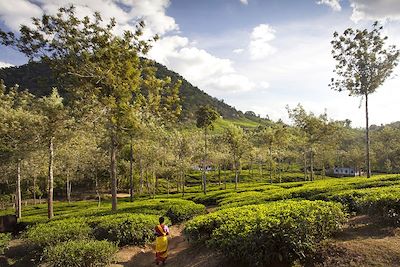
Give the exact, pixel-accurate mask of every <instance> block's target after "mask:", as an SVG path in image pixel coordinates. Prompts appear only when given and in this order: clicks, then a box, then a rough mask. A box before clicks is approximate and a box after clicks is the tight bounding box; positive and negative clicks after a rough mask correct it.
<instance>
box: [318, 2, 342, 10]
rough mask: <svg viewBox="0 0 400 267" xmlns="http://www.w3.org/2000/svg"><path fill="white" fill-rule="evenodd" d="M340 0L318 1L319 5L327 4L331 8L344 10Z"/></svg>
mask: <svg viewBox="0 0 400 267" xmlns="http://www.w3.org/2000/svg"><path fill="white" fill-rule="evenodd" d="M339 2H340V0H319V1H317V4H318V5H327V6H329V7H330V8H332V9H333V10H334V11H340V10H342V7H341V6H340V3H339Z"/></svg>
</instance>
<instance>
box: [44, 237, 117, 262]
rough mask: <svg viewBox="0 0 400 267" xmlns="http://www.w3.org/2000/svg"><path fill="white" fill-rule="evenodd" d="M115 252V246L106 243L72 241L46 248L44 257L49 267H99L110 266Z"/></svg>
mask: <svg viewBox="0 0 400 267" xmlns="http://www.w3.org/2000/svg"><path fill="white" fill-rule="evenodd" d="M117 250H118V248H117V246H116V245H114V244H112V243H110V242H107V241H97V240H78V241H76V240H74V241H67V242H64V243H60V244H57V245H55V246H53V247H50V248H48V250H47V251H46V253H45V256H46V260H47V262H48V263H49V265H50V266H55V267H78V266H79V267H95V266H99V267H100V266H107V265H109V264H111V263H112V262H113V261H114V255H115V253H116V252H117Z"/></svg>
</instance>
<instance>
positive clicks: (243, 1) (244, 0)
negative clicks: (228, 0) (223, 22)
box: [240, 0, 249, 5]
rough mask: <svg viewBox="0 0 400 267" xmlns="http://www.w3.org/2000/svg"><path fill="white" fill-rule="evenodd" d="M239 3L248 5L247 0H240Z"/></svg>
mask: <svg viewBox="0 0 400 267" xmlns="http://www.w3.org/2000/svg"><path fill="white" fill-rule="evenodd" d="M240 3H242V4H243V5H248V4H249V1H248V0H240Z"/></svg>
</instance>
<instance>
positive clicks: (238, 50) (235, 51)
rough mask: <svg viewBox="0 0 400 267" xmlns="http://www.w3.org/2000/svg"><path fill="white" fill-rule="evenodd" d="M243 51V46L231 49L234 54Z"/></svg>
mask: <svg viewBox="0 0 400 267" xmlns="http://www.w3.org/2000/svg"><path fill="white" fill-rule="evenodd" d="M243 51H244V49H243V48H237V49H234V50H233V53H235V54H241V53H243Z"/></svg>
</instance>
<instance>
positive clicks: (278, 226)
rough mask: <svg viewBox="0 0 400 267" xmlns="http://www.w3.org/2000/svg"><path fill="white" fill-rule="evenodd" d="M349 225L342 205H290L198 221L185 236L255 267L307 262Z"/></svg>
mask: <svg viewBox="0 0 400 267" xmlns="http://www.w3.org/2000/svg"><path fill="white" fill-rule="evenodd" d="M344 220H345V214H344V213H343V211H342V206H341V205H340V204H337V203H331V202H324V201H284V202H275V203H271V204H264V205H251V206H244V207H240V208H228V209H223V210H220V211H217V212H214V213H211V214H208V215H203V216H199V217H196V218H194V219H193V220H191V221H190V222H188V223H187V224H186V229H185V233H186V234H187V235H188V236H189V237H190V238H191V239H194V240H197V241H199V242H204V243H206V244H207V245H208V246H210V247H213V248H216V249H218V250H221V251H222V252H223V253H224V254H225V255H226V256H228V257H230V258H232V259H234V260H238V261H243V262H244V263H246V264H247V265H249V266H262V265H264V264H266V263H273V262H275V261H286V262H289V263H291V262H293V261H295V260H297V259H304V258H305V255H307V254H309V253H311V252H312V251H313V250H314V248H315V245H316V244H317V243H318V242H320V241H322V240H323V239H325V238H327V237H328V236H329V235H330V234H332V233H333V232H334V231H336V230H338V229H339V227H340V225H341V224H342V223H343V222H344Z"/></svg>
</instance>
